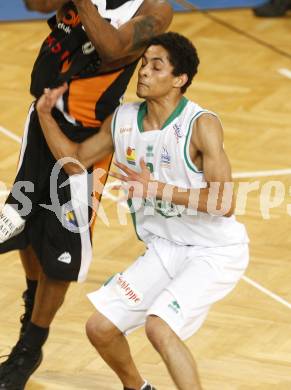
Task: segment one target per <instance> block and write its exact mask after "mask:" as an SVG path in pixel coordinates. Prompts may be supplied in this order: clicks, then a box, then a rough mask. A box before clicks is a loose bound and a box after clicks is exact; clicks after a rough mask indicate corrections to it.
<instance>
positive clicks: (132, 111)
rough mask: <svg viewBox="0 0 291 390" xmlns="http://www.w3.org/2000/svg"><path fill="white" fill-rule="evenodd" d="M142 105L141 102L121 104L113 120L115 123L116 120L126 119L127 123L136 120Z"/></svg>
mask: <svg viewBox="0 0 291 390" xmlns="http://www.w3.org/2000/svg"><path fill="white" fill-rule="evenodd" d="M140 105H141V103H140V102H133V103H122V104H120V105H119V106H118V107H117V109H116V110H115V113H114V116H113V120H114V122H115V121H116V120H119V121H120V120H121V119H125V120H127V121H129V120H131V119H132V118H135V117H136V116H137V114H138V111H139V108H140Z"/></svg>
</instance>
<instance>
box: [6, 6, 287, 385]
mask: <svg viewBox="0 0 291 390" xmlns="http://www.w3.org/2000/svg"><path fill="white" fill-rule="evenodd" d="M290 22H291V19H290V16H289V17H286V18H281V19H280V18H279V19H270V20H263V19H257V18H254V17H253V15H252V13H251V11H250V10H233V11H222V12H212V13H210V14H201V13H196V12H194V13H189V14H179V15H176V16H175V19H174V22H173V24H172V26H171V30H174V31H178V32H180V33H183V34H185V35H186V36H188V37H189V38H190V39H191V40H192V41H193V42H194V44H195V45H196V46H197V49H198V52H199V54H200V58H201V66H200V69H199V74H198V75H197V77H196V79H195V80H194V82H193V84H192V86H191V87H190V89H189V91H188V93H187V96H188V97H190V98H191V99H193V100H195V101H197V102H198V103H199V104H200V105H202V106H204V107H206V108H208V109H210V110H212V111H215V112H217V113H219V115H220V117H221V120H222V122H223V126H224V129H225V148H226V151H227V153H228V155H229V157H230V160H231V163H232V167H233V173H234V177H236V180H237V181H240V180H241V181H244V182H249V185H250V184H251V186H252V187H249V188H250V189H251V188H253V190H252V191H251V192H250V193H249V194H248V196H247V198H246V199H245V200H246V202H245V205H244V202H243V198H241V199H242V200H241V202H240V204H239V206H238V208H237V214H238V219H239V220H240V221H242V222H243V223H245V224H246V226H247V229H248V232H249V236H250V251H251V261H250V265H249V268H248V270H247V272H246V277H245V278H244V279H243V280H241V282H240V283H239V284H238V286H237V288H236V289H235V290H234V291H233V292H232V293H231V294H230V295H229V296H228V297H227V298H225V299H224V300H223V301H222V302H220V303H218V304H216V305H215V306H214V307H213V308H212V310H211V312H210V314H209V316H208V318H207V320H206V322H205V324H204V325H203V327H202V328H201V329H200V330H199V331H198V333H197V334H196V335H194V336H193V337H192V338H191V339H190V340H189V341H187V345H188V346H189V348H190V349H191V351H192V352H193V354H194V356H195V357H196V359H197V363H198V367H199V371H200V374H201V378H202V382H203V385H204V389H206V390H273V389H276V390H277V389H278V390H290V389H291V337H290V335H291V311H290V309H291V283H290V279H291V238H290V227H291V224H290V216H291V206H290V204H291V198H290V195H291V191H290V188H291V187H290V185H291V183H290V177H291V176H290V175H291V153H290V145H291V99H290V96H291V93H290V91H291V79H290V77H291V61H290V59H291V57H290V55H291V23H290ZM46 33H47V28H46V25H45V23H44V22H25V23H2V24H1V25H0V42H1V44H0V145H1V148H0V180H1V183H0V185H1V187H0V191H1V192H0V195H1V202H3V201H4V199H5V194H6V192H7V189H9V188H10V187H11V185H12V182H13V178H14V174H15V169H16V162H17V158H18V152H19V141H20V137H21V135H22V131H23V124H24V121H25V116H26V113H27V110H28V106H29V103H30V101H31V98H30V96H29V94H28V87H29V78H30V70H31V67H32V64H33V60H34V58H35V56H36V54H37V51H38V48H39V45H40V42H41V41H42V39H43V37H44V36H45V35H46ZM288 53H289V55H288ZM134 85H135V78H134V79H133V80H132V83H131V85H130V87H129V89H128V93H127V99H128V100H130V101H132V100H134V99H135V88H134ZM240 177H244V178H241V179H240ZM240 188H241V187H240ZM109 196H110V195H109ZM114 196H115V195H114V194H111V199H106V198H104V200H103V203H102V206H103V209H104V212H105V214H106V216H107V217H108V224H107V225H106V224H104V222H103V220H101V219H99V220H98V222H97V225H96V228H95V238H94V262H93V265H92V267H91V270H90V273H89V277H88V280H87V281H86V282H85V283H83V284H81V285H73V286H72V287H71V290H70V291H69V293H68V295H67V298H66V302H65V304H64V306H63V308H62V309H61V311H60V312H59V314H58V316H57V318H56V320H55V322H54V324H53V327H52V330H51V335H50V338H49V341H48V343H47V344H46V346H45V349H44V353H45V360H44V362H43V364H42V365H41V367H40V368H39V370H38V371H37V372H36V373H35V375H34V376H33V377H32V379H31V380H30V381H29V383H28V385H27V387H26V388H27V389H28V390H73V389H82V390H93V389H96V390H97V389H98V390H118V389H121V386H120V384H119V382H118V380H117V379H116V377H115V375H114V374H113V373H112V372H111V371H110V370H109V369H108V368H107V367H106V366H105V364H104V363H103V362H102V360H101V359H100V358H99V356H98V355H97V354H96V353H95V351H94V350H93V348H92V347H91V346H90V345H89V343H88V342H87V339H86V336H85V332H84V324H85V322H86V319H87V318H88V317H89V315H90V314H91V313H92V311H93V308H92V306H91V304H90V303H89V301H88V300H87V299H86V293H88V292H91V291H93V290H95V289H97V288H98V287H99V286H100V285H101V284H102V283H103V281H104V280H105V279H106V278H107V277H109V276H110V275H111V274H112V273H115V272H118V271H120V270H122V269H124V268H125V267H126V266H127V265H128V264H130V263H131V262H132V261H133V260H134V259H135V258H136V257H137V256H138V255H139V254H141V253H142V251H143V245H142V244H141V243H139V242H138V241H137V240H136V238H135V234H134V232H133V228H132V225H131V222H130V218H129V216H128V215H127V216H125V218H127V224H125V225H120V223H119V220H118V214H117V206H116V202H115V200H114V199H115V198H114ZM244 209H245V210H244ZM0 273H1V289H0V304H1V306H0V307H1V311H0V312H1V316H0V329H1V331H0V355H4V354H6V353H9V351H10V348H11V347H12V346H13V345H14V343H15V341H16V339H17V336H18V329H19V322H18V321H19V320H18V319H19V316H20V314H21V313H22V307H21V304H22V302H21V299H20V296H21V292H22V291H23V289H24V278H23V273H22V269H21V266H20V261H19V259H18V255H17V253H9V254H7V255H2V256H1V259H0ZM129 342H130V345H131V347H132V351H133V354H134V357H135V359H136V361H137V364H138V366H139V368H140V370H141V372H142V374H143V376H144V377H145V378H147V379H148V380H149V381H151V382H152V383H154V384H155V385H156V386H157V388H158V389H159V390H172V389H174V385H173V384H172V382H171V380H170V379H169V376H168V374H167V372H166V369H165V368H164V365H163V363H162V362H161V359H160V358H159V356H158V355H157V353H156V352H155V351H154V350H153V348H152V347H151V346H150V344H149V342H148V341H147V340H146V338H145V335H144V331H143V330H142V329H141V330H138V331H137V332H135V333H134V334H132V335H131V336H130V337H129Z"/></svg>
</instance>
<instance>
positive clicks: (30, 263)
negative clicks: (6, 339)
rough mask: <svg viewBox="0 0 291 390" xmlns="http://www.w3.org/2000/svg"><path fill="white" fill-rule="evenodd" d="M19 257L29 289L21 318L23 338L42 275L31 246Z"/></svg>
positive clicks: (25, 293)
mask: <svg viewBox="0 0 291 390" xmlns="http://www.w3.org/2000/svg"><path fill="white" fill-rule="evenodd" d="M19 255H20V259H21V262H22V266H23V268H24V272H25V275H26V285H27V289H26V290H25V291H24V292H23V294H22V298H23V301H24V307H25V311H24V314H22V316H21V317H20V322H21V328H20V336H21V335H23V333H24V332H25V329H26V327H27V324H28V323H29V321H30V320H31V315H32V310H33V305H34V299H35V293H36V289H37V284H38V278H39V274H40V264H39V261H38V258H37V257H36V254H35V252H34V250H33V249H32V247H31V246H29V247H27V248H26V249H23V250H20V251H19Z"/></svg>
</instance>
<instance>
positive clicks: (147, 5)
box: [137, 0, 173, 18]
mask: <svg viewBox="0 0 291 390" xmlns="http://www.w3.org/2000/svg"><path fill="white" fill-rule="evenodd" d="M151 14H154V15H159V14H160V15H161V16H163V17H164V18H166V17H171V18H172V15H173V8H172V6H171V5H170V4H169V2H168V1H166V0H144V1H143V3H142V5H141V6H140V8H139V11H138V13H137V15H151Z"/></svg>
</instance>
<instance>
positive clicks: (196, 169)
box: [184, 111, 207, 173]
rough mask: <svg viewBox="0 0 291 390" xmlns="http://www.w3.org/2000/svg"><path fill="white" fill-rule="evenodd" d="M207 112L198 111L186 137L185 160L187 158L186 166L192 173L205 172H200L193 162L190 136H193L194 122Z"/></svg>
mask: <svg viewBox="0 0 291 390" xmlns="http://www.w3.org/2000/svg"><path fill="white" fill-rule="evenodd" d="M205 112H207V111H198V112H197V114H196V115H194V116H193V118H192V119H191V121H190V124H189V128H188V132H187V135H186V141H185V145H184V158H185V161H186V164H187V166H188V168H189V169H191V171H193V172H195V173H202V172H203V171H199V169H198V168H197V167H196V165H195V164H194V163H193V161H192V160H191V157H190V153H189V149H190V139H191V137H190V135H191V134H192V124H193V122H194V120H195V119H196V118H197V117H198V116H200V115H201V114H203V113H205Z"/></svg>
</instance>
